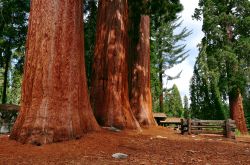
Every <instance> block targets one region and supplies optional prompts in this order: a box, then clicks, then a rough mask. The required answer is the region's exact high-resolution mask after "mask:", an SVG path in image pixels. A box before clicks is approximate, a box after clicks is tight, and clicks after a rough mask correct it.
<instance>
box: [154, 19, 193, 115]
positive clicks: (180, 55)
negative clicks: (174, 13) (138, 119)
mask: <svg viewBox="0 0 250 165" xmlns="http://www.w3.org/2000/svg"><path fill="white" fill-rule="evenodd" d="M179 19H180V18H176V19H175V20H173V21H169V22H161V23H160V24H158V25H156V23H155V21H154V20H152V21H151V55H150V58H151V90H152V91H153V92H152V94H153V105H154V106H153V107H157V108H156V109H158V110H160V107H159V105H157V103H158V102H159V101H158V99H159V97H160V95H161V94H163V92H165V91H166V89H164V88H163V78H166V79H167V81H169V80H173V79H176V78H179V77H180V74H181V72H180V73H178V74H177V75H176V76H174V77H171V76H168V75H165V71H166V70H168V69H171V68H172V67H174V66H175V65H177V64H179V63H181V62H183V61H184V60H185V59H186V57H187V53H188V51H186V50H185V47H186V45H185V44H180V41H184V40H185V38H186V37H187V36H189V35H190V34H191V32H190V31H188V30H187V28H183V29H181V31H180V32H179V33H178V34H175V33H174V31H176V30H177V29H178V28H179V27H180V26H181V23H182V22H180V21H179ZM156 109H154V110H156ZM160 111H161V112H162V111H164V110H160Z"/></svg>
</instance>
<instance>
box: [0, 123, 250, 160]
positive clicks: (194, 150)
mask: <svg viewBox="0 0 250 165" xmlns="http://www.w3.org/2000/svg"><path fill="white" fill-rule="evenodd" d="M117 152H121V153H125V154H128V155H129V156H128V158H126V159H121V160H117V159H114V158H112V156H111V155H112V154H114V153H117ZM0 164H1V165H8V164H27V165H33V164H53V165H54V164H61V165H64V164H77V165H78V164H79V165H85V164H86V165H91V164H97V165H99V164H100V165H105V164H107V165H110V164H111V165H112V164H119V165H120V164H132V165H133V164H135V165H157V164H164V165H165V164H166V165H167V164H169V165H170V164H192V165H193V164H204V165H228V164H232V165H237V164H246V165H250V137H249V136H245V137H238V138H237V139H236V140H229V139H226V138H223V137H221V136H208V135H198V136H194V135H192V136H191V135H181V134H179V133H177V132H176V131H174V130H172V129H170V128H163V127H154V128H149V129H144V130H143V131H142V132H140V133H138V132H134V131H122V132H111V131H107V130H102V131H101V132H95V133H89V134H86V136H84V137H82V138H81V139H79V140H72V141H67V142H61V143H55V144H50V145H43V146H33V145H27V144H26V145H23V144H20V143H18V142H16V141H12V140H9V139H8V136H7V135H1V136H0Z"/></svg>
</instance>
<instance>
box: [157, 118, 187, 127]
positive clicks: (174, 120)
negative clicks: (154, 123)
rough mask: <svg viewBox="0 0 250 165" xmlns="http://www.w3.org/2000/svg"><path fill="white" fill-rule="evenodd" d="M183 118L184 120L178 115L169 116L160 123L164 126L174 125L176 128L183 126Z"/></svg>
mask: <svg viewBox="0 0 250 165" xmlns="http://www.w3.org/2000/svg"><path fill="white" fill-rule="evenodd" d="M181 120H182V118H178V117H167V118H166V119H165V120H161V121H160V125H162V126H164V127H165V126H170V125H174V126H175V128H176V129H180V128H181Z"/></svg>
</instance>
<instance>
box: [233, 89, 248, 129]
mask: <svg viewBox="0 0 250 165" xmlns="http://www.w3.org/2000/svg"><path fill="white" fill-rule="evenodd" d="M229 103H230V112H231V113H230V115H231V118H232V119H233V120H235V123H236V126H237V129H239V131H240V132H241V133H242V134H247V133H248V130H247V125H246V120H245V115H244V110H243V105H242V96H241V94H240V93H238V94H237V96H236V97H233V98H232V97H229Z"/></svg>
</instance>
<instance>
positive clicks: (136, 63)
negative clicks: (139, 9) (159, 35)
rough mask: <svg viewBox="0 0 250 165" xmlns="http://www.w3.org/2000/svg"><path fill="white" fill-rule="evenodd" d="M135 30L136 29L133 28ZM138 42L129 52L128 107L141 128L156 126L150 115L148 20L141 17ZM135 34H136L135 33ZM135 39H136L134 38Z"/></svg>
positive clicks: (143, 16)
mask: <svg viewBox="0 0 250 165" xmlns="http://www.w3.org/2000/svg"><path fill="white" fill-rule="evenodd" d="M134 29H137V28H134ZM138 30H139V33H138V32H137V33H138V35H139V40H138V43H136V44H135V45H134V42H132V41H131V42H132V43H130V44H132V45H131V46H130V47H131V48H132V49H133V47H135V46H136V48H135V50H134V52H133V51H131V53H130V56H133V57H132V58H130V59H132V60H131V62H132V73H131V81H130V83H131V85H130V88H131V89H130V90H131V92H130V105H131V109H132V112H133V113H134V115H135V117H136V119H137V120H138V122H139V123H140V125H141V126H152V125H156V123H155V120H154V117H153V113H152V97H151V90H150V40H149V37H150V18H149V16H146V15H142V16H141V20H140V25H139V29H138ZM135 34H136V33H135ZM135 38H136V37H135Z"/></svg>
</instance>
